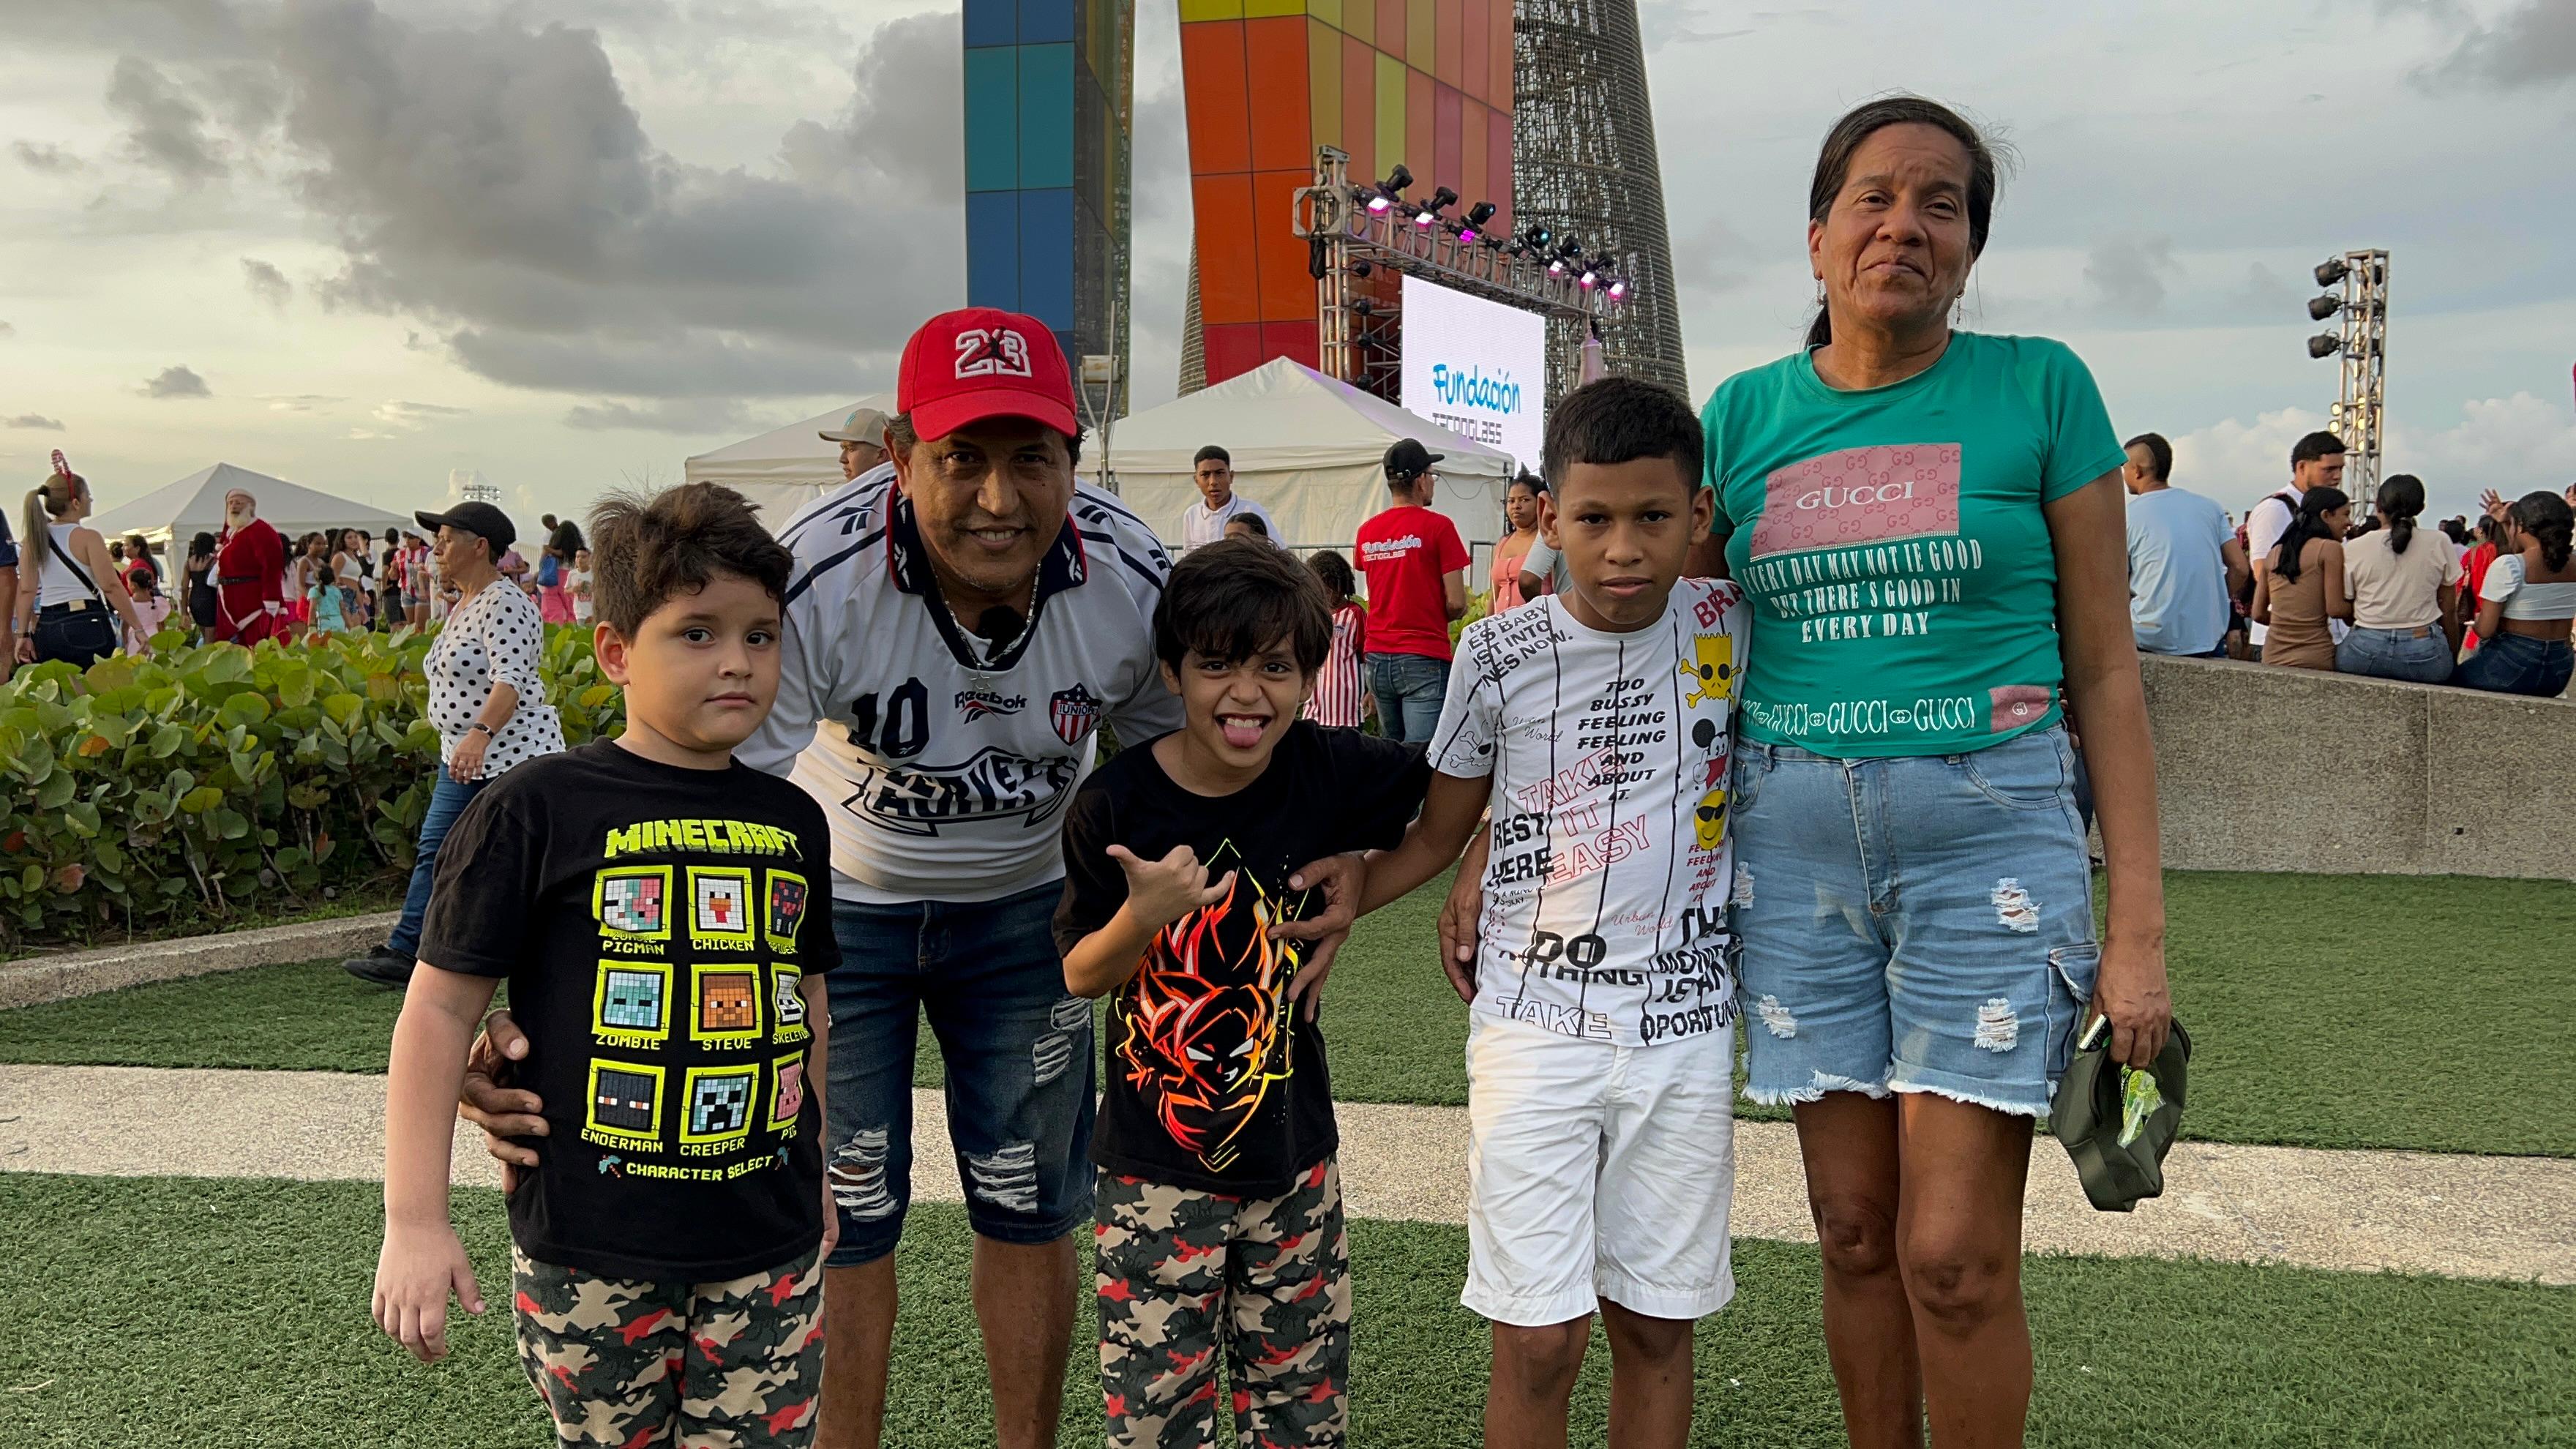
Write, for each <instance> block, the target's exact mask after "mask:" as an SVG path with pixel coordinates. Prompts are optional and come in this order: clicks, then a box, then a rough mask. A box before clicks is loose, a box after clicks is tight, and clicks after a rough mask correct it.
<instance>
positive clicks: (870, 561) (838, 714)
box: [467, 308, 1362, 1449]
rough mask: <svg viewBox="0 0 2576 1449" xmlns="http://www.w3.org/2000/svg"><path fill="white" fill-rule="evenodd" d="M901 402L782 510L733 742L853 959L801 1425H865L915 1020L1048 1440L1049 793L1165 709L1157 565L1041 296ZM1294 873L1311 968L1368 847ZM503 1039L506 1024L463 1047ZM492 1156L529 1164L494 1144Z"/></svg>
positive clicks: (1054, 1208) (999, 1338)
mask: <svg viewBox="0 0 2576 1449" xmlns="http://www.w3.org/2000/svg"><path fill="white" fill-rule="evenodd" d="M896 403H897V415H896V416H895V417H893V418H891V419H888V420H887V421H886V423H885V425H884V426H885V441H886V445H887V454H888V460H887V462H886V463H885V464H883V465H882V466H879V467H877V468H874V469H871V470H869V471H867V472H865V473H862V474H860V475H859V476H857V477H855V478H853V479H851V480H850V482H848V483H847V484H845V485H843V487H842V488H841V489H840V490H839V491H838V492H836V493H833V494H831V495H830V496H828V497H825V498H823V499H822V500H820V501H818V502H816V503H815V504H813V505H812V506H810V507H808V508H806V509H805V510H804V511H803V512H802V513H799V514H798V515H797V516H796V517H795V518H794V519H792V520H790V521H789V522H788V524H787V526H786V528H785V529H784V530H783V531H782V532H781V534H780V540H781V541H782V542H784V543H786V544H787V545H788V547H789V548H791V549H793V550H794V551H795V554H796V569H795V572H794V574H793V575H792V576H791V577H790V580H789V584H788V589H787V597H786V606H787V607H786V630H785V638H784V640H783V642H782V645H781V655H782V660H781V666H782V667H781V670H780V679H779V688H778V703H777V705H776V706H775V707H774V708H773V709H772V710H771V712H770V716H769V720H768V722H767V724H765V725H764V726H763V727H762V729H761V732H760V733H759V734H757V735H755V736H753V737H752V738H751V739H750V740H749V741H746V742H745V743H744V744H743V745H742V746H741V747H740V748H739V749H737V750H736V751H735V755H736V757H737V758H738V759H740V760H742V761H743V762H745V763H747V764H750V765H753V766H756V767H758V768H761V769H764V770H768V771H770V772H772V773H777V774H787V775H790V776H791V777H792V778H793V779H795V780H796V782H797V783H799V784H801V785H803V786H804V787H805V788H806V789H807V790H808V791H810V792H811V793H812V794H813V795H814V797H815V798H816V799H817V800H818V801H820V802H821V803H822V805H823V808H824V814H825V815H826V816H827V817H829V818H830V820H831V822H832V862H831V864H832V895H833V900H832V912H833V927H834V934H835V935H836V936H837V937H838V939H839V941H840V945H841V953H842V959H843V964H842V966H841V968H840V969H839V970H837V971H835V972H833V973H832V975H831V977H830V983H831V1010H832V1046H831V1055H832V1063H831V1067H832V1069H831V1072H830V1076H829V1080H828V1083H827V1087H828V1090H827V1091H826V1093H825V1096H824V1102H825V1106H826V1109H827V1116H828V1120H829V1127H828V1131H829V1137H828V1139H827V1141H826V1143H825V1147H826V1152H827V1161H828V1164H829V1170H830V1174H831V1181H832V1188H833V1195H834V1199H835V1200H836V1202H837V1203H838V1204H839V1208H840V1218H841V1238H840V1246H839V1248H838V1249H837V1250H836V1251H835V1252H834V1253H833V1254H832V1256H831V1257H830V1259H829V1260H827V1262H826V1265H825V1267H826V1271H825V1274H824V1296H825V1303H826V1307H825V1313H824V1322H825V1323H826V1324H827V1325H828V1327H827V1329H826V1332H827V1333H829V1334H830V1339H829V1348H830V1352H829V1353H828V1354H827V1356H826V1359H825V1370H824V1385H823V1410H822V1420H821V1429H820V1437H819V1438H818V1439H817V1441H816V1442H817V1443H818V1444H821V1445H823V1446H826V1449H852V1446H867V1449H873V1446H875V1445H876V1444H877V1443H878V1442H879V1436H880V1432H881V1426H882V1423H883V1419H884V1412H885V1386H886V1368H887V1357H888V1351H889V1347H890V1344H891V1341H892V1335H893V1331H894V1313H895V1273H894V1249H895V1244H896V1240H897V1239H898V1238H899V1237H900V1235H901V1233H902V1228H903V1218H904V1211H905V1208H906V1206H907V1204H908V1202H909V1200H910V1197H911V1189H912V1163H913V1143H912V1100H913V1098H912V1073H913V1059H914V1052H915V1049H916V1043H915V1023H916V1021H917V1020H918V1019H919V1018H920V1017H921V1016H922V1015H923V1014H925V1013H926V1014H927V1015H928V1017H929V1019H930V1029H931V1032H932V1034H933V1035H935V1036H936V1037H937V1038H938V1039H939V1051H940V1056H941V1058H942V1059H943V1062H944V1064H945V1066H946V1071H947V1098H948V1102H947V1107H948V1114H947V1115H948V1127H949V1137H950V1139H951V1143H952V1145H953V1146H954V1148H955V1152H956V1164H957V1172H958V1175H959V1177H960V1178H961V1179H963V1181H964V1183H965V1186H966V1210H967V1217H968V1220H969V1221H970V1222H971V1223H972V1225H973V1227H974V1229H975V1234H976V1243H975V1269H974V1273H975V1282H974V1302H975V1313H976V1318H977V1320H978V1322H979V1324H980V1326H981V1328H982V1330H983V1338H984V1353H985V1359H986V1362H987V1366H988V1369H989V1372H990V1376H991V1384H992V1392H993V1419H994V1435H995V1438H996V1440H997V1442H999V1443H1000V1444H1002V1445H1004V1446H1008V1449H1023V1446H1037V1445H1049V1444H1053V1443H1054V1442H1055V1435H1056V1423H1057V1418H1058V1415H1059V1413H1060V1408H1061V1403H1062V1398H1063V1388H1064V1364H1065V1354H1066V1351H1067V1347H1068V1343H1069V1339H1070V1335H1071V1333H1072V1327H1073V1310H1074V1301H1075V1299H1074V1294H1075V1280H1074V1271H1075V1239H1074V1236H1073V1234H1074V1233H1075V1232H1076V1231H1077V1230H1078V1229H1081V1228H1083V1227H1085V1226H1087V1225H1088V1224H1089V1223H1090V1222H1091V1219H1092V1168H1091V1165H1090V1138H1091V1123H1092V1113H1093V1105H1094V1088H1093V1068H1094V1051H1093V1046H1092V1027H1091V1004H1090V1003H1089V1002H1088V1001H1086V1000H1084V999H1082V998H1080V997H1077V996H1074V995H1072V994H1071V993H1069V992H1068V991H1067V990H1066V989H1065V982H1064V963H1063V960H1062V958H1061V957H1060V956H1059V955H1058V953H1057V951H1056V948H1055V944H1054V939H1053V934H1052V922H1053V919H1054V915H1055V911H1056V907H1057V905H1058V903H1059V902H1060V900H1061V899H1062V897H1063V894H1064V859H1063V852H1062V846H1061V843H1060V841H1061V826H1062V824H1063V814H1064V808H1065V806H1066V805H1067V804H1068V803H1069V802H1070V801H1071V800H1072V799H1073V794H1074V791H1075V789H1076V788H1077V787H1078V786H1079V785H1080V784H1081V783H1082V779H1083V777H1084V775H1085V774H1086V773H1087V772H1088V771H1089V770H1090V768H1091V765H1092V762H1093V759H1094V755H1095V750H1096V744H1095V740H1094V736H1095V734H1096V733H1097V732H1098V731H1099V729H1100V728H1101V726H1103V725H1109V726H1112V727H1114V728H1115V729H1116V731H1117V734H1118V738H1119V740H1120V741H1121V742H1122V743H1123V744H1124V745H1126V746H1127V747H1129V748H1137V747H1141V746H1143V745H1144V744H1145V743H1147V742H1148V741H1150V740H1152V739H1153V738H1154V737H1156V736H1158V735H1161V734H1164V733H1166V732H1168V731H1170V730H1173V729H1177V728H1179V726H1180V724H1181V708H1180V701H1179V700H1178V699H1177V698H1176V697H1175V696H1174V695H1173V694H1172V693H1170V691H1169V690H1167V689H1166V688H1165V686H1164V684H1163V680H1162V672H1161V666H1160V664H1159V663H1158V661H1157V660H1156V658H1155V654H1154V647H1153V644H1154V641H1153V616H1154V608H1155V605H1156V603H1157V602H1158V601H1159V600H1160V598H1161V597H1162V590H1163V580H1164V577H1165V575H1167V574H1168V573H1169V572H1170V567H1171V565H1170V561H1169V559H1167V558H1166V557H1165V555H1164V553H1163V550H1162V547H1161V545H1160V544H1158V543H1157V542H1156V541H1155V537H1154V531H1153V529H1152V528H1150V527H1148V526H1147V525H1146V524H1145V523H1143V522H1142V521H1141V520H1139V519H1138V518H1137V517H1136V516H1135V515H1134V514H1132V513H1130V512H1128V511H1127V509H1126V508H1125V507H1124V506H1123V505H1121V504H1120V503H1119V501H1118V500H1117V499H1116V498H1114V497H1112V496H1110V495H1108V494H1105V493H1099V492H1095V491H1093V490H1091V489H1089V488H1086V487H1081V486H1078V485H1077V483H1076V481H1075V473H1074V467H1075V462H1076V460H1077V458H1078V457H1079V454H1080V449H1081V442H1082V439H1081V429H1080V426H1079V424H1077V423H1076V422H1075V420H1074V411H1073V379H1072V375H1071V372H1070V370H1069V369H1068V368H1067V367H1066V365H1065V359H1064V354H1063V352H1062V350H1061V349H1060V348H1058V346H1057V345H1056V341H1055V337H1054V334H1053V333H1051V332H1049V331H1048V330H1047V328H1046V326H1045V325H1044V324H1042V323H1040V322H1038V321H1037V320H1036V319H1034V318H1030V317H1024V316H1020V315H1018V314H1015V313H1010V312H1003V311H997V310H994V309H991V308H968V309H966V310H964V311H959V312H950V313H947V314H944V315H942V316H939V317H935V318H932V319H931V320H930V321H929V322H928V323H927V324H925V325H924V326H923V327H922V328H921V330H920V331H918V332H916V333H914V334H913V336H912V340H911V341H910V342H909V343H907V344H906V345H905V347H904V352H903V363H902V370H901V375H900V377H899V379H898V381H897V385H896ZM818 726H819V728H818ZM1296 884H1298V885H1300V886H1301V887H1302V886H1314V887H1318V888H1320V889H1321V890H1322V892H1323V893H1324V896H1325V898H1326V899H1328V900H1329V901H1330V902H1331V903H1332V905H1331V909H1330V910H1329V911H1328V912H1326V913H1324V914H1322V915H1319V916H1317V917H1315V918H1313V919H1310V920H1307V921H1304V922H1300V923H1294V924H1289V925H1283V926H1281V927H1279V928H1278V929H1279V930H1280V932H1281V933H1282V934H1291V935H1295V936H1298V937H1301V938H1305V939H1313V940H1318V941H1319V942H1320V943H1321V944H1319V946H1318V947H1317V948H1316V950H1315V952H1314V954H1313V955H1312V956H1311V957H1310V961H1311V962H1313V963H1315V964H1317V965H1322V964H1328V963H1329V961H1330V959H1331V953H1332V948H1333V947H1335V946H1337V945H1338V944H1339V942H1340V940H1341V938H1342V936H1343V935H1344V934H1345V933H1347V932H1348V930H1349V929H1350V921H1351V916H1352V913H1353V909H1352V908H1353V907H1354V906H1355V905H1356V903H1357V901H1358V898H1359V893H1360V886H1361V884H1362V878H1361V871H1360V867H1359V865H1358V863H1357V860H1356V858H1348V857H1346V858H1337V859H1334V860H1331V861H1318V862H1315V863H1314V864H1311V865H1309V866H1307V867H1306V868H1305V869H1304V870H1303V871H1301V872H1299V873H1298V877H1297V878H1296ZM777 907H778V903H777V902H775V901H773V902H771V903H770V906H769V908H770V909H772V910H773V911H774V910H775V909H777ZM795 908H796V909H799V910H801V909H802V908H803V902H802V900H801V898H800V899H799V900H798V901H797V902H795ZM521 1040H523V1038H521V1037H520V1035H519V1033H518V1032H517V1030H516V1028H515V1026H513V1025H509V1024H506V1023H504V1022H501V1021H497V1020H496V1021H495V1023H494V1024H493V1027H492V1031H491V1045H490V1046H488V1047H481V1048H478V1057H477V1062H478V1066H480V1067H481V1068H483V1069H484V1070H485V1071H488V1070H489V1069H490V1068H491V1067H492V1066H493V1065H494V1060H495V1059H494V1048H499V1049H502V1050H503V1051H504V1052H507V1051H509V1050H512V1049H514V1048H513V1044H514V1043H516V1042H518V1041H521ZM467 1090H468V1098H469V1101H468V1107H467V1116H468V1117H470V1118H472V1119H473V1120H475V1121H477V1122H479V1123H481V1124H482V1125H484V1126H485V1127H486V1129H487V1130H491V1131H495V1132H497V1133H498V1134H499V1135H500V1136H501V1137H504V1138H506V1137H509V1136H539V1135H543V1125H542V1119H540V1118H538V1117H536V1116H534V1115H532V1114H533V1113H534V1112H535V1110H536V1109H535V1099H534V1095H533V1094H531V1093H527V1092H519V1091H511V1090H507V1089H504V1088H500V1087H498V1086H496V1085H493V1084H491V1083H489V1082H486V1081H481V1080H478V1079H476V1078H474V1077H469V1081H468V1088H467ZM493 1152H494V1155H496V1156H499V1157H501V1158H502V1159H503V1160H504V1161H505V1162H507V1161H519V1162H533V1161H534V1160H535V1158H534V1155H533V1153H532V1152H530V1150H529V1149H527V1148H526V1147H525V1146H523V1145H519V1144H515V1143H510V1142H507V1141H500V1140H496V1141H495V1142H494V1144H493Z"/></svg>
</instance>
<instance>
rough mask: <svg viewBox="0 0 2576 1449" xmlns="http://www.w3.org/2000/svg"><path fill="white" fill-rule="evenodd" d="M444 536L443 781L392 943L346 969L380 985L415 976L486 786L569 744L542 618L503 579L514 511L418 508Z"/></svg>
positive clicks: (469, 506) (436, 649)
mask: <svg viewBox="0 0 2576 1449" xmlns="http://www.w3.org/2000/svg"><path fill="white" fill-rule="evenodd" d="M413 516H414V517H415V518H417V519H419V520H420V526H421V527H422V528H425V529H428V530H430V532H431V536H432V537H434V538H435V539H436V540H437V543H436V544H435V546H434V551H435V555H436V557H437V559H438V572H439V575H440V577H442V578H445V579H448V580H450V581H451V582H453V583H454V584H455V585H456V607H455V608H454V609H453V610H451V611H450V612H449V613H448V616H447V624H446V627H444V628H442V629H441V630H440V631H439V634H438V639H437V642H435V643H433V644H432V645H430V647H429V654H428V656H427V657H426V658H425V659H424V660H423V661H422V670H423V672H424V673H426V674H427V675H428V676H429V722H430V723H431V724H433V725H435V726H437V728H438V757H439V759H438V783H437V784H436V785H435V786H434V787H433V788H432V789H431V791H430V796H429V813H428V814H427V815H425V816H423V817H422V818H421V822H420V849H419V854H418V856H417V857H416V858H415V859H414V861H413V862H412V871H411V891H410V894H409V895H407V896H406V897H405V898H404V900H403V913H402V920H401V921H399V922H398V923H396V924H395V926H394V932H393V935H392V936H391V937H389V938H388V939H387V940H386V941H385V943H384V944H383V945H381V946H378V947H377V948H375V949H374V950H372V951H369V952H368V953H367V954H366V955H364V956H359V957H356V958H354V959H352V960H348V961H343V962H341V963H340V966H341V969H342V970H345V971H347V972H348V973H349V974H350V975H352V976H355V977H358V978H359V979H361V980H365V981H372V982H375V983H376V984H377V985H379V986H394V987H400V986H405V985H408V984H409V983H410V981H411V968H412V953H413V952H415V951H417V950H419V949H420V923H421V917H422V915H423V914H425V913H426V912H427V911H428V909H429V890H430V884H431V882H432V880H433V879H434V878H435V876H436V874H437V867H438V846H439V842H441V841H443V840H445V839H446V838H447V829H448V827H449V826H451V825H454V824H455V823H456V818H457V817H458V816H460V815H462V814H464V813H465V807H466V805H467V804H468V803H470V802H471V801H472V800H473V799H474V797H475V796H476V795H479V794H481V793H482V792H483V787H484V786H485V785H488V784H490V783H491V782H492V781H494V780H496V779H498V778H500V776H501V775H502V773H503V772H504V771H506V770H508V769H509V768H510V767H511V766H513V765H517V764H520V763H522V762H524V761H527V760H532V759H534V758H536V757H537V756H539V755H551V754H553V753H555V752H556V751H558V750H561V749H562V748H563V747H564V738H563V725H562V722H561V721H559V720H557V719H556V718H555V711H554V707H553V706H552V705H549V704H547V703H546V693H545V686H544V684H543V683H542V682H541V681H540V680H539V679H538V678H537V661H538V659H539V658H540V657H541V656H542V655H543V654H544V653H545V642H546V630H545V622H544V621H543V620H542V619H540V618H539V617H538V616H537V606H536V605H535V604H534V603H532V602H530V601H529V599H528V596H527V594H526V593H525V592H523V591H521V590H520V588H519V587H518V586H517V585H516V584H513V583H511V582H510V581H509V580H507V579H504V578H502V577H501V571H500V568H499V567H498V565H499V563H500V560H501V552H502V550H504V549H506V548H508V547H509V546H510V545H511V544H512V543H513V542H515V541H517V539H518V536H519V531H518V530H517V529H516V528H514V527H512V526H511V524H510V517H509V515H508V514H506V513H503V512H502V511H501V510H500V509H498V508H495V507H493V506H492V505H491V504H489V503H477V502H465V503H459V504H457V505H456V506H455V507H453V508H450V509H448V510H447V511H446V512H445V513H418V514H414V515H413Z"/></svg>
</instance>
